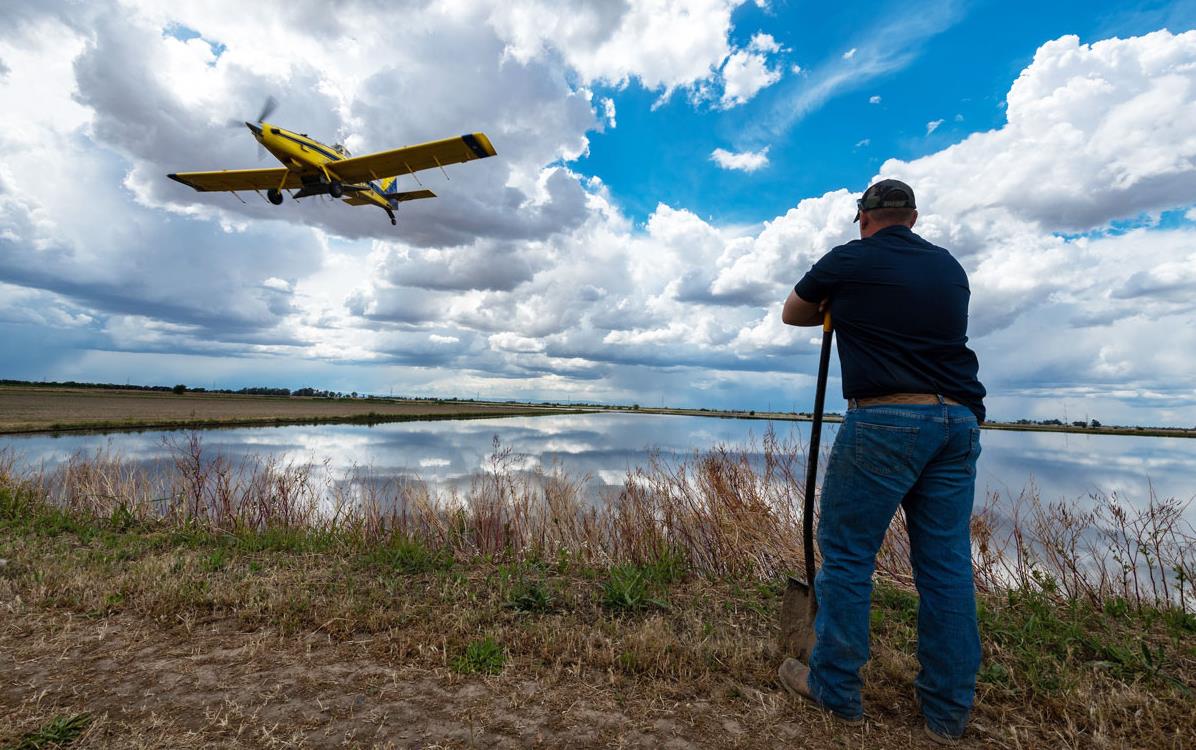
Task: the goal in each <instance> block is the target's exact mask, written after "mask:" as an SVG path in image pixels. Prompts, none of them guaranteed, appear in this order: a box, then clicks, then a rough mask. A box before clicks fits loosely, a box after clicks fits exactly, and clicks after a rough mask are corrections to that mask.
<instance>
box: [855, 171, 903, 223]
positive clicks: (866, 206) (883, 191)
mask: <svg viewBox="0 0 1196 750" xmlns="http://www.w3.org/2000/svg"><path fill="white" fill-rule="evenodd" d="M855 206H856V212H855V221H859V220H860V213H862V212H864V211H871V210H873V209H876V208H917V207H918V206H917V205H916V204H915V203H914V189H913V188H911V187H910V186H909V185H906V184H905V183H904V182H902V181H901V180H881V181H880V182H878V183H876V184H874V185H872V187H870V188H868V189H867V190H865V191H864V197H863V198H858V199H856V202H855Z"/></svg>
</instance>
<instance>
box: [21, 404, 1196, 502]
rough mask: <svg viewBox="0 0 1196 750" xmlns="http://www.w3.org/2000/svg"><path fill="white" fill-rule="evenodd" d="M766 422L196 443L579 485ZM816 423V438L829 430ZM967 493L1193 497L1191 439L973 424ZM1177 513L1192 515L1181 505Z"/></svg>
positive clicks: (555, 420)
mask: <svg viewBox="0 0 1196 750" xmlns="http://www.w3.org/2000/svg"><path fill="white" fill-rule="evenodd" d="M774 427H775V430H776V432H777V434H778V436H780V437H782V438H785V437H789V438H795V439H800V440H801V441H802V443H803V444H804V442H805V439H806V435H807V434H808V430H809V424H808V423H804V422H797V423H795V422H778V423H775V425H774ZM767 428H768V424H767V423H765V422H763V421H757V420H736V419H716V418H707V417H678V416H659V415H636V414H586V415H563V416H548V417H512V418H504V419H484V420H454V421H434V422H396V423H390V424H381V425H376V426H373V427H370V426H365V425H313V426H302V425H298V426H286V427H257V428H236V429H221V430H206V431H203V433H202V439H203V443H204V447H205V452H211V453H215V452H220V453H223V454H225V455H227V456H229V457H234V458H235V457H239V456H245V455H253V454H256V455H259V456H263V457H265V456H268V455H273V456H276V457H278V458H282V459H286V460H295V461H300V462H307V461H310V462H313V463H317V464H319V463H323V462H325V461H327V462H328V464H329V466H330V467H331V468H333V469H334V470H336V471H338V472H340V471H345V470H348V469H351V468H353V467H354V466H356V467H360V468H366V469H368V470H369V472H370V473H371V474H372V475H374V476H375V477H378V478H388V477H412V476H418V477H419V478H421V479H423V480H425V481H427V482H429V483H430V484H432V485H435V486H439V487H441V488H448V487H454V486H461V485H468V483H469V481H470V478H471V477H472V476H473V475H474V474H475V473H476V472H477V471H478V470H479V469H481V468H483V467H484V465H485V463H486V461H487V459H488V457H489V456H490V455H491V453H492V451H493V441H494V438H495V436H497V437H498V439H499V441H500V443H501V444H502V445H503V446H506V447H509V448H510V449H511V450H512V451H513V458H514V465H515V466H516V467H517V468H525V469H532V468H535V467H536V466H537V465H540V466H544V467H546V468H550V467H552V466H553V465H559V466H560V467H561V468H563V469H564V470H565V471H566V472H567V473H568V474H569V475H571V476H573V477H581V476H585V475H588V476H589V477H590V482H591V488H593V489H594V490H595V491H601V489H602V488H603V487H612V486H614V487H617V486H619V485H621V484H622V481H623V478H624V476H625V475H626V472H627V471H628V469H631V468H634V467H635V466H639V465H644V464H646V463H647V461H648V457H649V454H650V452H652V451H656V452H658V453H660V454H661V455H662V456H664V457H666V458H667V457H675V458H684V457H687V456H689V455H691V454H692V452H693V451H694V450H706V449H709V448H711V447H713V446H714V445H716V444H719V443H722V444H727V445H731V446H744V445H747V444H749V443H750V442H751V441H752V440H753V438H754V439H755V441H756V442H757V444H758V442H759V439H760V437H761V436H762V434H763V433H764V431H765V430H766V429H767ZM836 428H837V426H836V425H828V426H827V433H826V434H825V435H824V445H827V446H829V445H830V442H831V440H833V437H834V434H835V431H836ZM171 435H174V436H176V437H177V436H179V435H180V433H177V432H174V433H171V432H162V431H150V432H140V433H128V432H126V433H109V434H103V435H97V434H93V435H79V434H71V435H63V436H58V437H55V436H49V435H32V436H14V437H3V438H0V449H3V448H12V449H14V450H15V451H16V452H17V454H18V455H19V456H20V457H21V459H22V460H23V461H24V462H28V463H32V464H44V465H45V466H47V467H48V468H49V467H53V466H54V465H56V464H58V463H60V462H62V461H65V460H66V459H67V458H69V457H70V456H71V455H72V454H74V453H76V452H80V451H82V452H85V453H90V452H93V451H95V450H97V449H101V448H106V449H108V450H111V451H113V452H115V453H118V454H120V455H122V456H123V457H125V458H127V459H134V460H137V461H140V462H145V463H147V464H155V463H158V462H160V461H162V460H164V459H166V458H167V457H168V455H169V452H170V451H169V448H168V447H167V446H166V445H165V444H164V442H163V438H164V437H169V436H171ZM982 445H983V452H982V454H981V457H980V464H979V468H978V482H977V488H976V489H977V495H978V496H980V495H981V494H982V493H985V492H987V491H998V492H1000V493H1002V494H1011V495H1016V494H1018V493H1019V492H1021V490H1022V489H1023V488H1024V487H1026V486H1027V484H1028V483H1030V482H1031V481H1032V482H1033V483H1034V484H1035V485H1036V486H1037V488H1038V490H1039V491H1040V493H1041V496H1042V498H1043V499H1044V500H1060V499H1076V498H1081V499H1082V498H1086V497H1087V496H1088V495H1089V494H1091V493H1101V492H1103V493H1113V492H1116V493H1117V494H1118V495H1119V496H1121V497H1123V498H1124V499H1126V500H1129V501H1132V502H1135V503H1137V502H1140V501H1142V500H1144V499H1145V498H1146V496H1147V493H1148V491H1149V487H1151V486H1153V488H1154V490H1155V492H1156V494H1158V495H1159V496H1161V497H1177V498H1180V499H1183V500H1187V499H1189V498H1191V497H1193V496H1194V495H1196V440H1192V439H1183V438H1151V437H1121V436H1108V435H1065V434H1057V433H1025V432H1003V431H993V430H988V431H985V432H984V434H983V437H982ZM1188 517H1189V519H1191V518H1192V517H1193V513H1192V511H1191V509H1189V513H1188Z"/></svg>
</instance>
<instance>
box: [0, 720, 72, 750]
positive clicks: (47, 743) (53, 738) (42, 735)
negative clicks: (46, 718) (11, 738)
mask: <svg viewBox="0 0 1196 750" xmlns="http://www.w3.org/2000/svg"><path fill="white" fill-rule="evenodd" d="M90 723H91V716H90V715H89V714H85V713H83V714H75V715H74V716H58V717H55V718H54V719H53V720H51V721H50V722H49V723H47V724H46V725H45V726H43V727H42V728H40V729H38V730H37V731H35V732H30V733H29V734H27V735H25V736H24V737H22V738H21V739H19V740H17V741H16V743H14V744H12V745H7V746H5V747H4V748H3V750H45V749H47V748H60V747H67V746H69V745H70V744H71V743H73V742H74V741H75V740H77V739H79V736H80V735H82V734H83V731H84V730H85V729H87V725H88V724H90Z"/></svg>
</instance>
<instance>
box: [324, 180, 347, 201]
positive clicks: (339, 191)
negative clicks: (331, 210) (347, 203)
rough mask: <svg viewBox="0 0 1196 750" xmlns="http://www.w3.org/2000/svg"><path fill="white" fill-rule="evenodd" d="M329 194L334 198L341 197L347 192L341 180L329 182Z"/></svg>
mask: <svg viewBox="0 0 1196 750" xmlns="http://www.w3.org/2000/svg"><path fill="white" fill-rule="evenodd" d="M328 194H329V195H331V196H332V197H333V198H339V197H341V196H342V195H344V194H345V188H344V186H342V185H341V184H340V182H339V181H337V180H333V181H332V182H329V183H328Z"/></svg>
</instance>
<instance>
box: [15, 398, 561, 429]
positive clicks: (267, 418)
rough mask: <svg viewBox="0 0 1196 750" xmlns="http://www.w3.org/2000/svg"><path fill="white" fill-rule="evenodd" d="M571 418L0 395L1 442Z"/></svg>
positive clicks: (506, 411)
mask: <svg viewBox="0 0 1196 750" xmlns="http://www.w3.org/2000/svg"><path fill="white" fill-rule="evenodd" d="M563 411H571V410H568V409H562V408H556V407H554V408H544V407H537V406H528V405H524V404H519V405H509V406H508V405H502V404H475V403H459V402H451V401H386V400H365V399H323V398H301V397H294V396H291V397H286V396H241V395H232V394H217V393H185V394H181V395H175V394H173V393H158V392H152V391H148V392H147V391H109V390H91V389H68V388H61V389H59V388H23V387H19V386H2V387H0V434H5V433H9V434H11V433H19V432H53V431H60V430H86V429H128V428H136V427H191V426H193V427H215V426H221V425H229V426H232V425H254V424H263V425H266V424H288V423H303V422H359V421H360V422H364V421H379V422H384V421H400V420H404V419H418V418H421V417H427V418H441V419H444V418H453V417H497V416H517V415H535V414H552V413H560V412H563Z"/></svg>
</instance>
